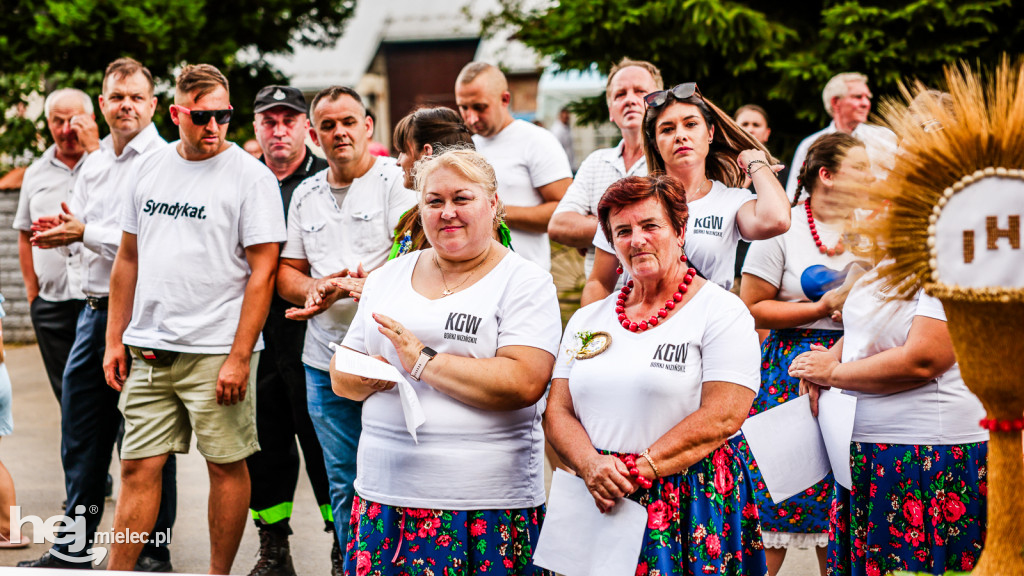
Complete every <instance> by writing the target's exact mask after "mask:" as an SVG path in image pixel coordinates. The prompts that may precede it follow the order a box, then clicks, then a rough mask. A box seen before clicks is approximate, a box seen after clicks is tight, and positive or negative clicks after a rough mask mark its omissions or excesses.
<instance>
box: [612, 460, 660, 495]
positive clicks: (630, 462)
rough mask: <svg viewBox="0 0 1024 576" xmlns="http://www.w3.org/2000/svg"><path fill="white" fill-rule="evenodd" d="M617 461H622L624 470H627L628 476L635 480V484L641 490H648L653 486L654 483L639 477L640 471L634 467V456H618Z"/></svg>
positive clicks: (644, 477)
mask: <svg viewBox="0 0 1024 576" xmlns="http://www.w3.org/2000/svg"><path fill="white" fill-rule="evenodd" d="M619 460H622V463H623V464H625V465H626V468H628V469H629V475H630V476H632V477H633V479H634V480H636V483H637V484H639V485H640V487H641V488H643V489H645V490H649V489H650V488H651V487H652V486H654V482H651V481H650V480H649V479H648V478H647V477H646V476H641V475H640V469H639V468H637V467H636V454H622V455H620V456H619Z"/></svg>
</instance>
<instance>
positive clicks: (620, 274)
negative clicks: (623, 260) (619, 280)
mask: <svg viewBox="0 0 1024 576" xmlns="http://www.w3.org/2000/svg"><path fill="white" fill-rule="evenodd" d="M615 273H616V274H618V275H619V276H622V264H619V266H618V268H616V269H615Z"/></svg>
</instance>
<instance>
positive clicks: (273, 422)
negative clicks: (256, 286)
mask: <svg viewBox="0 0 1024 576" xmlns="http://www.w3.org/2000/svg"><path fill="white" fill-rule="evenodd" d="M276 300H277V299H276V298H275V302H274V304H275V305H274V306H273V307H272V308H271V311H270V316H269V317H268V318H267V323H266V326H265V327H264V328H263V342H264V344H265V348H264V350H263V353H262V354H260V363H259V368H258V369H257V371H256V398H257V401H256V430H257V433H258V435H259V440H260V451H259V452H257V453H255V454H253V455H252V456H249V458H247V459H246V462H247V463H248V465H249V480H250V482H251V484H252V492H251V496H250V499H249V508H250V509H252V515H253V518H254V519H255V520H256V521H257V522H258V523H261V524H265V525H269V526H272V527H276V528H278V529H280V530H282V531H285V532H289V533H290V527H289V525H288V520H289V518H290V517H291V511H292V501H293V500H294V498H295V486H296V484H297V483H298V480H299V452H298V448H299V447H301V448H302V454H303V456H304V457H305V460H306V474H307V475H308V476H309V481H310V484H312V485H313V494H314V495H315V496H316V502H317V504H318V505H319V507H320V513H321V515H322V516H323V518H324V523H325V526H327V527H328V528H333V527H334V524H333V517H332V514H331V496H330V489H329V487H328V483H327V471H326V469H325V468H324V455H323V449H322V448H321V446H320V441H319V440H317V437H316V431H315V430H314V429H313V422H312V420H310V418H309V411H308V410H307V408H306V376H305V370H304V369H303V367H302V344H303V339H304V337H305V334H306V323H305V322H296V321H294V320H288V319H287V318H285V317H284V310H285V309H286V308H287V305H286V304H285V303H284V302H283V301H280V302H279V301H276ZM296 437H298V446H296V442H295V440H296Z"/></svg>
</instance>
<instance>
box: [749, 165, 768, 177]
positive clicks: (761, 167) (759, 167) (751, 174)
mask: <svg viewBox="0 0 1024 576" xmlns="http://www.w3.org/2000/svg"><path fill="white" fill-rule="evenodd" d="M765 166H767V164H765ZM758 170H764V166H758V167H757V168H755V169H754V171H753V172H748V173H747V176H748V177H753V176H754V174H757V171H758Z"/></svg>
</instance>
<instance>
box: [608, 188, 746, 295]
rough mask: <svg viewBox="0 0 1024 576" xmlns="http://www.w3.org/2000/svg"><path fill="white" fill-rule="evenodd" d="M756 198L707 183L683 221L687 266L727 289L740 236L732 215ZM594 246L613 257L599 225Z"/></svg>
mask: <svg viewBox="0 0 1024 576" xmlns="http://www.w3.org/2000/svg"><path fill="white" fill-rule="evenodd" d="M756 199H757V197H756V196H755V195H754V194H753V193H752V192H751V191H750V190H747V189H746V188H727V187H726V186H725V184H722V183H721V182H719V181H718V180H712V181H711V190H710V191H709V192H708V193H707V194H706V195H705V196H704V197H703V198H701V199H700V200H695V201H693V202H687V203H686V206H687V208H688V209H689V211H690V216H689V218H687V220H686V236H685V239H684V241H685V242H686V244H685V246H684V248H683V249H684V250H685V252H686V257H687V259H688V261H689V262H690V264H692V265H693V266H694V267H696V268H697V270H700V273H701V274H703V275H704V277H705V278H707V279H708V280H710V281H712V282H714V283H715V284H718V285H719V286H721V287H722V288H725V289H726V290H729V289H730V288H732V284H733V282H734V281H735V280H736V278H735V276H734V274H735V273H736V246H737V245H738V244H739V243H740V239H743V240H746V238H743V235H742V234H740V227H739V225H738V224H737V223H736V213H737V212H739V210H740V207H741V206H743V205H744V204H746V203H747V202H753V201H754V200H756ZM594 246H595V247H597V248H599V249H601V250H604V251H605V252H608V253H609V254H615V248H614V247H613V246H612V245H611V244H610V243H609V242H608V240H607V239H605V237H604V231H603V230H602V229H601V226H600V224H599V225H598V226H597V234H596V235H594Z"/></svg>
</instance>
